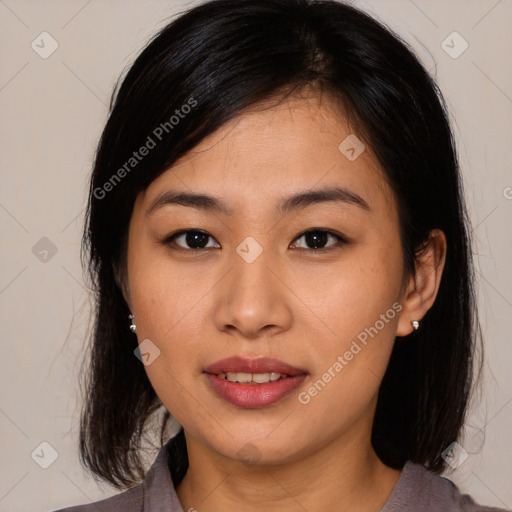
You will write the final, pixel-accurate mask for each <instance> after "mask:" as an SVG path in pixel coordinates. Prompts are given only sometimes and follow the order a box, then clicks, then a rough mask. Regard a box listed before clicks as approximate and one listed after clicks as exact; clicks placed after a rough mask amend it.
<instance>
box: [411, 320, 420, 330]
mask: <svg viewBox="0 0 512 512" xmlns="http://www.w3.org/2000/svg"><path fill="white" fill-rule="evenodd" d="M412 326H413V327H414V330H415V331H417V330H418V327H419V326H420V323H419V322H418V320H413V321H412Z"/></svg>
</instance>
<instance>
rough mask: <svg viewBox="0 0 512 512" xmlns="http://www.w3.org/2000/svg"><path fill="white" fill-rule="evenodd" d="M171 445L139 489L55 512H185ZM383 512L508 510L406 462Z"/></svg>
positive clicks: (161, 452) (161, 451)
mask: <svg viewBox="0 0 512 512" xmlns="http://www.w3.org/2000/svg"><path fill="white" fill-rule="evenodd" d="M169 443H170V441H169V442H168V443H167V444H166V445H165V446H163V447H162V448H161V449H160V451H159V452H158V455H157V457H156V459H155V461H154V462H153V464H152V466H151V468H150V469H149V470H148V472H147V473H146V476H145V478H144V481H143V482H142V483H140V484H139V485H137V486H135V487H132V488H130V489H128V490H126V491H123V492H121V493H119V494H117V495H114V496H111V497H110V498H106V499H103V500H100V501H95V502H94V503H89V504H87V505H78V506H74V507H68V508H63V509H59V510H56V511H54V512H184V511H183V508H182V507H181V504H180V501H179V499H178V495H177V494H176V492H175V490H174V486H173V483H172V480H171V474H170V472H169V468H168V466H167V446H168V444H169ZM380 512H505V509H498V508H492V507H484V506H481V505H478V504H476V503H475V502H474V501H473V499H472V498H471V497H470V496H469V495H467V494H461V493H460V491H459V489H458V488H457V487H456V485H455V484H454V483H453V482H451V481H450V480H448V479H447V478H443V477H441V476H438V475H435V474H434V473H431V472H430V471H428V470H427V469H426V468H425V467H424V466H422V465H420V464H415V463H413V462H411V461H407V462H406V463H405V465H404V468H403V471H402V474H401V475H400V478H399V480H398V482H397V484H396V485H395V488H394V489H393V492H392V493H391V496H390V497H389V498H388V501H387V502H386V504H385V505H384V507H383V508H382V509H381V510H380ZM509 512H510V509H509Z"/></svg>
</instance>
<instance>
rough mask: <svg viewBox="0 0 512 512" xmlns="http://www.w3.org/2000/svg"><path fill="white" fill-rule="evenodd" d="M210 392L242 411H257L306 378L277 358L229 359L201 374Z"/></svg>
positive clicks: (287, 393)
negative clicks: (205, 378)
mask: <svg viewBox="0 0 512 512" xmlns="http://www.w3.org/2000/svg"><path fill="white" fill-rule="evenodd" d="M203 373H204V374H205V375H206V377H207V379H208V381H209V383H210V386H211V388H212V389H213V391H214V392H215V393H216V394H217V395H218V396H220V397H221V398H223V399H224V400H226V401H227V402H229V403H231V404H233V405H236V406H238V407H243V408H261V407H266V406H268V405H271V404H274V403H276V402H278V401H280V400H282V399H283V398H284V397H285V396H287V395H289V394H290V393H291V392H292V391H293V390H294V389H295V388H297V387H298V386H299V385H300V384H301V383H302V382H303V381H304V379H305V378H306V376H307V374H308V373H307V371H306V370H303V369H300V368H296V367H294V366H291V365H289V364H287V363H284V362H283V361H279V360H278V359H271V358H259V359H245V358H242V357H231V358H228V359H223V360H221V361H217V362H216V363H214V364H212V365H210V366H208V367H207V368H205V369H204V372H203Z"/></svg>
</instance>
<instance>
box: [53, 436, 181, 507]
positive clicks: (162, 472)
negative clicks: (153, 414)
mask: <svg viewBox="0 0 512 512" xmlns="http://www.w3.org/2000/svg"><path fill="white" fill-rule="evenodd" d="M169 445H170V441H169V442H168V443H167V444H166V445H164V446H162V447H161V448H160V451H159V452H158V454H157V457H156V458H155V460H154V462H153V464H152V466H151V467H150V468H149V470H148V471H147V472H146V475H145V477H144V480H143V481H142V482H141V483H140V484H139V485H137V486H135V487H132V488H130V489H127V490H126V491H123V492H121V493H119V494H116V495H114V496H110V497H109V498H105V499H103V500H100V501H95V502H94V503H88V504H85V505H76V506H72V507H68V508H63V509H59V510H55V511H53V512H149V511H151V512H183V509H182V507H181V505H180V502H179V499H178V496H177V494H176V491H175V489H174V486H173V482H172V479H171V474H170V471H169V466H168V462H167V461H168V447H169Z"/></svg>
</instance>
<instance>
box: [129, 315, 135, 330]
mask: <svg viewBox="0 0 512 512" xmlns="http://www.w3.org/2000/svg"><path fill="white" fill-rule="evenodd" d="M128 318H129V319H130V321H131V324H130V331H132V332H135V330H136V329H137V326H136V325H135V324H134V323H133V319H134V316H133V315H132V314H129V315H128Z"/></svg>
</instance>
